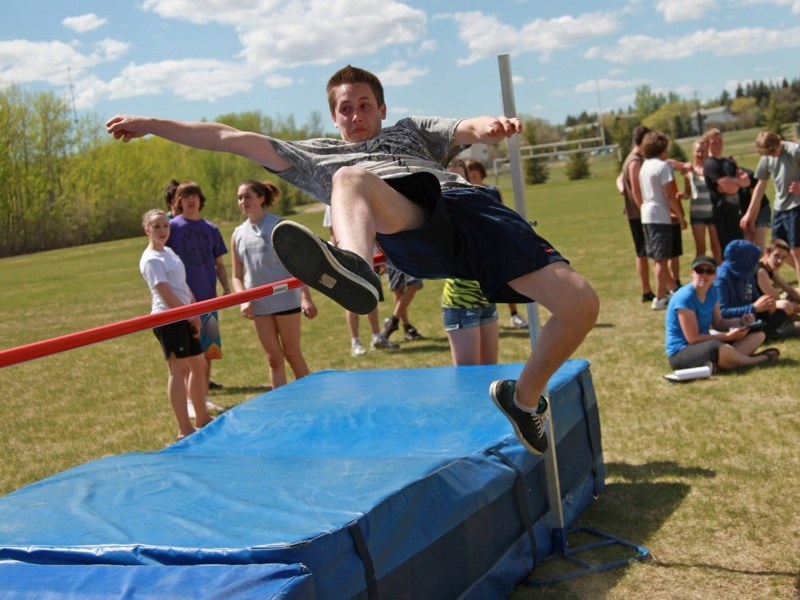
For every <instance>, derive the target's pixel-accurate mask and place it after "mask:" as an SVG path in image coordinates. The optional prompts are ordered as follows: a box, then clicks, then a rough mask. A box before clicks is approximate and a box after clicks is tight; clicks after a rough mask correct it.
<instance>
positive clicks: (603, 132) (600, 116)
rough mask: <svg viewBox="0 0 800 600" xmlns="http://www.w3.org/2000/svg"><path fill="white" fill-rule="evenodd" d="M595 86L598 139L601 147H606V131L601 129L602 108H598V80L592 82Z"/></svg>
mask: <svg viewBox="0 0 800 600" xmlns="http://www.w3.org/2000/svg"><path fill="white" fill-rule="evenodd" d="M594 83H595V86H596V88H597V126H598V127H599V128H600V138H601V140H602V142H601V143H602V144H603V146H605V145H606V130H605V128H604V127H603V108H602V107H601V106H600V80H599V79H595V80H594Z"/></svg>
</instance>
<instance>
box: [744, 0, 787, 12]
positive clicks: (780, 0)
mask: <svg viewBox="0 0 800 600" xmlns="http://www.w3.org/2000/svg"><path fill="white" fill-rule="evenodd" d="M743 2H744V3H745V4H774V5H775V6H788V7H789V10H791V11H792V14H794V15H798V14H800V0H743Z"/></svg>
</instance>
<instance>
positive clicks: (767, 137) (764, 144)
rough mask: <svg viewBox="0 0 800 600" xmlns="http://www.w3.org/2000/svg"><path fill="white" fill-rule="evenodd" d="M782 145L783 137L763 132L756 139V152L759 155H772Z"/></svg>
mask: <svg viewBox="0 0 800 600" xmlns="http://www.w3.org/2000/svg"><path fill="white" fill-rule="evenodd" d="M780 145H781V136H779V135H778V134H777V133H775V132H774V131H762V132H761V133H759V134H758V137H756V150H757V151H758V153H759V154H772V153H773V152H775V149H776V148H778V146H780Z"/></svg>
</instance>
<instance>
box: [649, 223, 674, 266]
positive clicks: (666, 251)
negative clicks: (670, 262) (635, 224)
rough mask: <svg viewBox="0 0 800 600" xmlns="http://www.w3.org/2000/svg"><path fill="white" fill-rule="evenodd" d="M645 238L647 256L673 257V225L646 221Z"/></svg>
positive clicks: (653, 257)
mask: <svg viewBox="0 0 800 600" xmlns="http://www.w3.org/2000/svg"><path fill="white" fill-rule="evenodd" d="M642 227H643V228H644V240H645V245H646V247H647V256H648V258H652V259H653V260H666V259H668V258H672V236H673V235H674V233H673V231H674V230H673V229H672V225H668V224H662V223H645V224H644V225H642Z"/></svg>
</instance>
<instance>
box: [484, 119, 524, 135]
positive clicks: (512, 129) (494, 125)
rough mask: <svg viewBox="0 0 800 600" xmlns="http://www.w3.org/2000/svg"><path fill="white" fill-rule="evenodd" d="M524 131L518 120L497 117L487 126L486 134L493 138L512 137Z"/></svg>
mask: <svg viewBox="0 0 800 600" xmlns="http://www.w3.org/2000/svg"><path fill="white" fill-rule="evenodd" d="M520 131H522V124H521V123H520V122H519V119H517V118H509V117H496V118H495V119H493V120H492V121H491V122H490V123H489V124H488V125H487V126H486V134H487V135H489V136H491V137H507V138H508V137H511V136H512V135H514V134H515V133H519V132H520Z"/></svg>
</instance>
